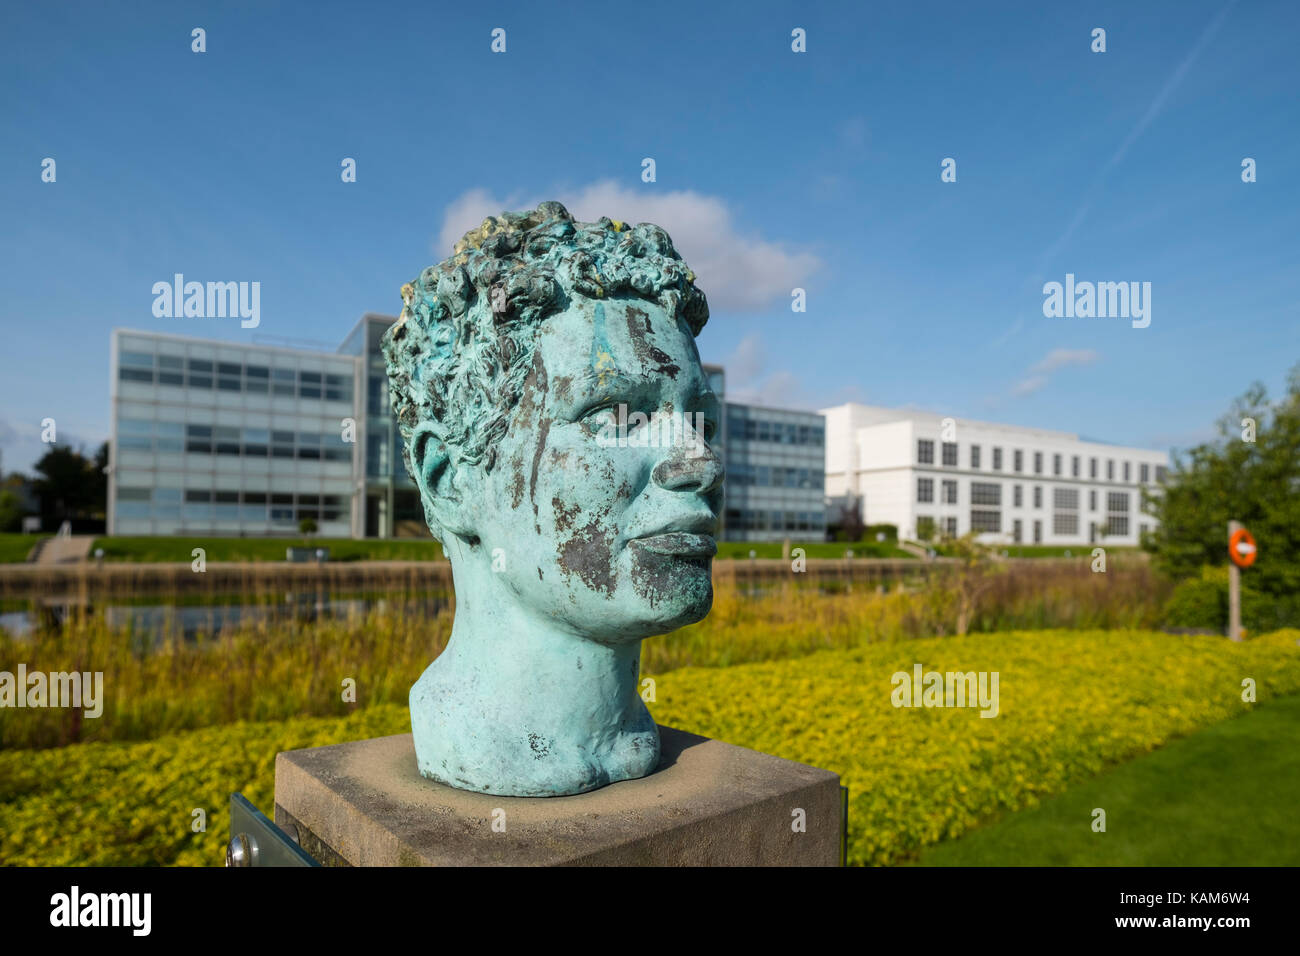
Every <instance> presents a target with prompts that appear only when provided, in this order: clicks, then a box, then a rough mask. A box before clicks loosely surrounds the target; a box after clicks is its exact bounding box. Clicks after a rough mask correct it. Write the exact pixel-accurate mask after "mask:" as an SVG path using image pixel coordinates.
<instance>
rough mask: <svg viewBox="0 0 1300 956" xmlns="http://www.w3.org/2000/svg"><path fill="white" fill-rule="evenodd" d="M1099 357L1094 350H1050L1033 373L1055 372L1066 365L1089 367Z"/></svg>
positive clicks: (1033, 369) (1034, 368)
mask: <svg viewBox="0 0 1300 956" xmlns="http://www.w3.org/2000/svg"><path fill="white" fill-rule="evenodd" d="M1099 358H1101V356H1100V355H1099V354H1098V353H1097V352H1096V351H1095V350H1094V349H1052V351H1050V352H1048V353H1047V354H1046V355H1044V356H1043V357H1042V359H1041V360H1040V361H1039V362H1038V363H1037V364H1036V365H1034V367H1033V368H1032V369H1031V371H1034V372H1042V373H1047V372H1055V371H1056V370H1057V369H1058V368H1065V367H1066V366H1067V365H1091V364H1092V363H1093V362H1095V361H1097V359H1099Z"/></svg>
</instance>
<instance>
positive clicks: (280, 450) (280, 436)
mask: <svg viewBox="0 0 1300 956" xmlns="http://www.w3.org/2000/svg"><path fill="white" fill-rule="evenodd" d="M271 457H273V458H292V457H293V432H271Z"/></svg>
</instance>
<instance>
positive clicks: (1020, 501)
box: [1011, 485, 1025, 508]
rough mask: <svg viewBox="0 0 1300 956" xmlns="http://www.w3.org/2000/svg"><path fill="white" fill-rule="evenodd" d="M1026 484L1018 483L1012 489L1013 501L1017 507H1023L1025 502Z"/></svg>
mask: <svg viewBox="0 0 1300 956" xmlns="http://www.w3.org/2000/svg"><path fill="white" fill-rule="evenodd" d="M1024 490H1025V489H1024V486H1023V485H1016V486H1014V487H1013V488H1012V489H1011V503H1012V504H1013V505H1014V506H1015V507H1017V508H1023V507H1024V504H1025V495H1024Z"/></svg>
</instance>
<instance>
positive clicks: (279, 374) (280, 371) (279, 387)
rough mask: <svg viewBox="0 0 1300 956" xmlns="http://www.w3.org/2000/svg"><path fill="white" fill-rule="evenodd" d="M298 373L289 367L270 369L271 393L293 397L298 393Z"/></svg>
mask: <svg viewBox="0 0 1300 956" xmlns="http://www.w3.org/2000/svg"><path fill="white" fill-rule="evenodd" d="M297 385H298V373H297V372H296V371H294V370H293V369H291V368H273V369H271V394H272V395H284V396H286V397H288V398H293V397H294V396H295V395H296V394H298V388H297Z"/></svg>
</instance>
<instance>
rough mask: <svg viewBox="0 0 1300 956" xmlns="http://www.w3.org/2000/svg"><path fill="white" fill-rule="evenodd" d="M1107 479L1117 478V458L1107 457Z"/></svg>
mask: <svg viewBox="0 0 1300 956" xmlns="http://www.w3.org/2000/svg"><path fill="white" fill-rule="evenodd" d="M1106 480H1107V481H1114V480H1115V459H1114V458H1107V459H1106Z"/></svg>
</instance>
